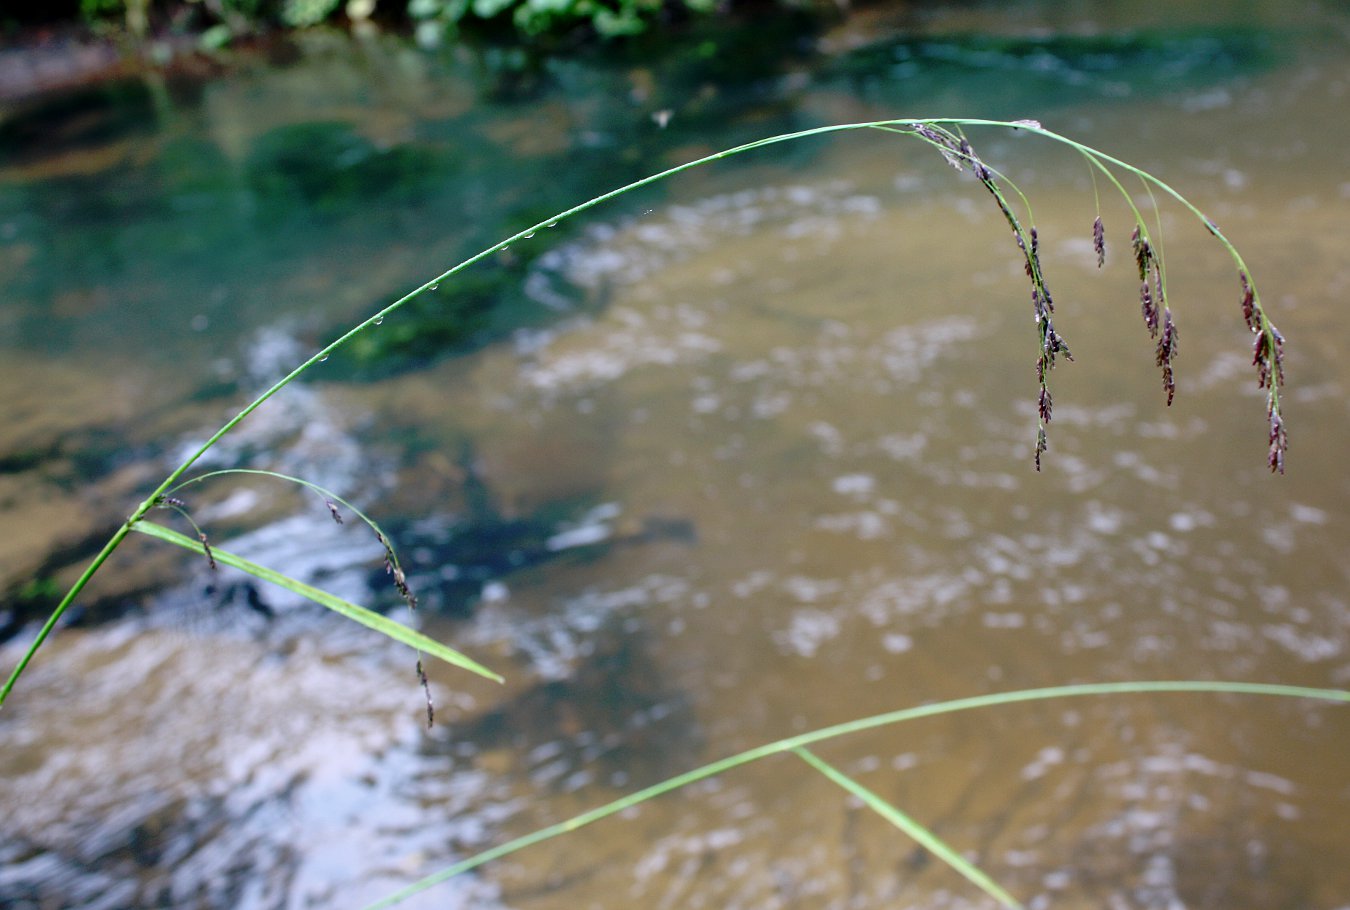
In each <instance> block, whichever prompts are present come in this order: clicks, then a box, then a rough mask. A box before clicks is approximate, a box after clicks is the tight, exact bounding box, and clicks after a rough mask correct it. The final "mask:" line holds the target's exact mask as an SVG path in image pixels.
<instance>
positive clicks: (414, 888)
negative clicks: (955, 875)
mask: <svg viewBox="0 0 1350 910" xmlns="http://www.w3.org/2000/svg"><path fill="white" fill-rule="evenodd" d="M1164 692H1171V693H1178V692H1189V693H1206V694H1227V695H1267V696H1275V697H1280V698H1307V699H1319V700H1323V701H1330V702H1339V703H1341V704H1350V691H1346V690H1344V689H1317V688H1313V687H1311V686H1287V685H1282V684H1279V683H1250V682H1223V681H1211V680H1189V679H1188V680H1154V681H1144V682H1115V683H1080V684H1076V685H1068V686H1048V687H1046V688H1042V689H1019V690H1017V691H1014V692H995V693H992V694H989V695H975V696H972V697H970V698H957V699H952V700H951V701H943V702H934V703H933V704H929V705H920V706H918V707H916V708H901V709H900V710H898V711H888V712H886V713H885V714H874V715H872V716H870V717H862V718H858V719H857V720H850V721H846V722H844V723H841V724H834V725H832V726H829V727H821V728H820V729H818V730H812V731H810V732H809V733H800V734H798V735H796V736H790V737H788V738H787V739H780V740H778V741H776V742H772V743H768V744H766V745H763V746H756V747H755V748H753V749H747V750H746V751H744V752H740V753H737V754H736V755H730V756H727V757H726V758H722V759H718V760H717V761H715V762H712V763H710V764H706V765H703V766H702V767H700V768H695V769H694V770H692V771H686V772H685V773H683V774H681V775H679V776H677V777H672V778H670V779H669V780H665V781H662V782H661V783H658V784H653V785H652V786H650V787H647V788H646V789H643V790H639V791H637V792H636V793H630V794H629V795H627V796H624V797H621V798H619V799H616V800H614V801H613V802H608V803H605V804H604V805H603V806H597V807H596V808H594V809H590V810H587V811H586V812H582V813H581V814H580V815H574V816H573V817H571V818H569V819H567V820H566V821H562V822H559V823H557V824H556V825H549V826H548V827H547V828H540V829H539V830H537V831H533V832H531V833H529V834H526V835H522V836H521V837H518V838H516V839H515V840H511V841H507V842H506V843H504V844H499V845H497V846H496V847H491V848H489V849H487V850H484V851H483V852H482V853H477V854H474V855H473V856H470V857H467V858H465V859H462V860H460V861H459V862H457V863H455V864H454V865H451V866H447V867H446V868H444V869H442V870H440V871H439V872H433V873H432V874H431V875H428V876H426V877H425V878H422V879H419V880H418V881H416V882H413V883H412V884H411V885H408V886H406V887H404V888H402V889H400V890H398V891H396V892H394V893H393V894H390V895H388V896H387V897H384V898H382V899H380V900H378V901H376V902H375V903H373V904H370V905H368V906H367V907H366V908H365V910H383V908H385V907H392V906H394V905H395V904H398V903H401V902H403V901H405V900H407V899H408V898H410V897H412V896H413V895H415V894H420V893H421V892H423V891H426V890H427V889H428V888H431V887H434V886H435V885H438V884H440V883H441V882H444V881H446V880H448V879H451V878H454V877H455V876H456V875H462V874H463V873H465V872H468V871H470V870H472V869H477V868H478V867H479V866H482V865H485V864H486V863H489V862H491V861H492V860H494V859H500V858H501V857H503V856H509V855H510V854H512V853H516V852H518V851H520V850H524V849H525V848H526V847H529V846H532V845H534V844H537V843H540V842H542V841H546V840H549V839H550V838H554V837H558V836H560V835H563V834H568V833H570V832H572V831H576V830H577V829H578V828H582V827H584V826H586V825H589V824H591V823H592V822H598V821H600V820H601V819H604V818H609V817H610V816H611V815H616V814H618V813H620V812H622V811H624V810H625V809H629V808H631V807H633V806H637V805H641V804H642V803H645V802H647V801H648V800H651V799H655V798H656V797H658V796H661V795H663V794H666V793H670V792H672V791H674V790H679V789H681V788H683V787H687V786H689V785H690V784H693V783H697V782H698V781H701V780H707V779H708V778H710V777H716V776H717V775H718V774H721V773H723V772H725V771H730V770H731V769H733V768H739V767H740V766H741V765H748V764H750V763H751V762H754V761H759V760H760V759H762V758H768V757H769V756H770V755H781V754H782V753H784V752H791V751H793V750H794V749H799V748H802V747H804V746H809V745H811V744H813V743H819V742H824V741H826V740H829V739H834V738H836V737H839V736H847V735H849V734H851V733H861V732H863V731H864V730H875V729H878V728H880V727H888V726H891V725H892V724H898V723H903V722H905V721H910V720H919V719H920V718H924V717H937V716H939V715H942V714H955V713H957V712H960V711H972V710H975V709H977V708H996V707H1002V706H1005V705H1014V704H1018V703H1020V702H1031V701H1046V700H1050V699H1060V698H1083V697H1087V696H1099V695H1142V694H1154V693H1164Z"/></svg>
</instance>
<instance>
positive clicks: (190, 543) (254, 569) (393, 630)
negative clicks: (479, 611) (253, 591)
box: [133, 520, 505, 683]
mask: <svg viewBox="0 0 1350 910" xmlns="http://www.w3.org/2000/svg"><path fill="white" fill-rule="evenodd" d="M133 530H136V531H139V532H140V533H142V534H146V535H148V536H150V537H157V538H159V539H160V540H163V541H167V542H168V543H171V544H175V545H177V546H180V547H183V548H184V549H186V550H191V551H192V552H194V553H204V552H205V550H204V549H203V547H202V544H201V542H200V541H197V540H193V539H192V538H191V537H186V536H184V535H182V534H179V533H178V532H177V531H174V530H171V529H169V528H166V527H164V526H163V525H159V524H155V523H154V522H153V521H146V520H142V521H140V522H138V523H137V524H136V525H135V526H134V528H133ZM211 553H212V555H213V556H214V557H215V560H216V562H218V563H222V564H224V565H227V566H232V567H234V568H236V569H239V570H241V571H244V572H247V573H248V574H250V575H252V576H253V577H254V578H261V579H262V580H263V581H267V582H271V583H272V584H274V585H277V586H278V587H281V588H285V589H286V590H287V591H290V592H292V593H293V594H299V595H300V596H301V597H303V598H305V599H306V600H312V601H314V603H316V604H319V605H320V606H322V607H327V608H328V609H330V610H332V611H333V612H334V613H340V614H341V615H343V616H345V617H347V618H348V619H351V620H354V621H355V622H359V623H360V624H361V625H363V626H365V627H366V628H368V629H374V630H375V631H376V632H379V633H380V634H381V635H384V636H385V637H387V638H392V639H394V640H395V641H397V642H401V643H403V644H405V645H407V646H408V647H410V648H414V649H416V650H418V651H420V652H422V653H423V654H429V655H431V656H432V657H436V658H439V659H441V660H443V661H445V662H446V663H448V664H450V665H451V666H455V667H459V668H460V669H462V670H468V671H469V672H470V673H474V674H476V675H478V676H481V677H483V678H484V679H490V680H493V681H494V682H498V683H504V682H505V680H504V679H503V678H502V677H501V676H500V675H499V674H497V673H494V672H492V671H491V670H489V669H488V668H487V667H485V666H483V665H482V664H480V663H478V662H477V661H476V660H474V659H473V658H471V657H469V656H467V655H465V654H461V653H460V652H458V651H456V650H455V649H454V648H451V647H448V646H446V645H443V644H441V643H440V642H438V641H436V640H435V639H434V638H429V637H428V636H426V635H423V634H422V633H421V632H418V631H416V630H415V629H410V628H408V627H407V626H405V625H403V624H401V623H397V622H394V620H392V619H390V618H389V617H387V616H381V615H380V614H379V613H376V612H375V611H373V610H367V609H366V608H365V607H361V606H357V605H356V604H354V603H351V602H350V601H347V600H343V599H342V598H341V597H338V596H336V595H334V594H330V593H328V592H327V591H323V590H320V589H319V588H315V587H312V586H310V585H307V584H305V583H304V582H302V581H299V580H297V579H294V578H291V577H290V576H289V575H284V574H282V573H281V572H278V571H276V570H275V569H269V568H267V567H266V566H260V565H258V564H257V563H255V562H250V561H249V560H247V559H244V558H243V557H242V556H236V555H235V554H233V553H230V552H227V551H225V550H220V549H217V548H215V547H212V548H211Z"/></svg>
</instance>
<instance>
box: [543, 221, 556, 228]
mask: <svg viewBox="0 0 1350 910" xmlns="http://www.w3.org/2000/svg"><path fill="white" fill-rule="evenodd" d="M557 226H558V222H556V221H550V222H549V223H548V224H546V225H544V227H557Z"/></svg>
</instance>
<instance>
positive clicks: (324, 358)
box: [319, 354, 328, 363]
mask: <svg viewBox="0 0 1350 910" xmlns="http://www.w3.org/2000/svg"><path fill="white" fill-rule="evenodd" d="M327 359H328V355H327V354H324V355H323V356H322V357H320V358H319V363H323V362H324V361H325V360H327Z"/></svg>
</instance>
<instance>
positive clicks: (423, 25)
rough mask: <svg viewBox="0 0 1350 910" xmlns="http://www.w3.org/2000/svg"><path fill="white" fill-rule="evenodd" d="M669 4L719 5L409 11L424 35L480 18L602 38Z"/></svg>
mask: <svg viewBox="0 0 1350 910" xmlns="http://www.w3.org/2000/svg"><path fill="white" fill-rule="evenodd" d="M668 8H669V9H671V10H675V11H679V12H682V13H686V14H703V13H709V12H712V11H713V9H715V8H716V0H669V2H668V0H410V2H409V3H408V15H409V16H410V17H411V18H412V19H413V20H414V21H415V22H417V23H418V36H419V38H421V39H422V40H423V41H428V40H435V39H437V38H438V37H439V36H440V34H441V33H443V32H445V31H453V30H455V29H457V28H460V27H462V26H465V25H468V24H471V23H474V22H475V21H476V22H478V23H486V22H493V21H500V22H509V23H510V24H511V26H512V27H513V28H514V29H515V30H516V31H518V32H520V33H521V34H523V35H526V36H530V37H537V36H539V35H543V34H548V33H557V32H563V31H568V30H570V29H573V28H576V27H577V26H580V25H589V26H591V27H592V28H594V29H595V31H596V33H597V34H598V35H600V36H601V37H602V38H617V37H621V36H624V35H636V34H639V33H641V32H644V31H646V30H647V28H648V26H649V25H650V24H651V22H652V21H653V20H654V19H655V18H656V17H657V16H658V15H660V14H661V13H662V12H663V11H664V10H666V9H668Z"/></svg>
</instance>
